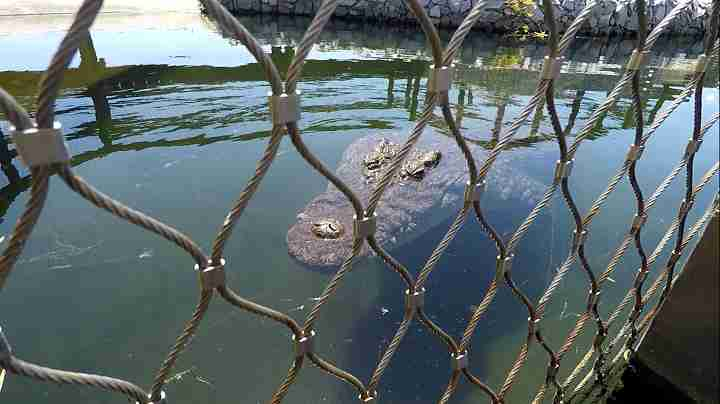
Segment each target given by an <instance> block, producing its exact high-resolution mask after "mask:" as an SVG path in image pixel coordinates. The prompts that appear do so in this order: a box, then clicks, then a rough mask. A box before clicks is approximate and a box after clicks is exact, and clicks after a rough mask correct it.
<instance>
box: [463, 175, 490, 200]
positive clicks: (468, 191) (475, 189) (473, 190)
mask: <svg viewBox="0 0 720 404" xmlns="http://www.w3.org/2000/svg"><path fill="white" fill-rule="evenodd" d="M486 185H487V182H486V181H485V180H482V181H480V182H479V183H477V184H475V185H473V184H471V183H470V181H468V182H466V183H465V202H468V203H473V202H480V199H481V198H482V195H483V194H484V193H485V188H486Z"/></svg>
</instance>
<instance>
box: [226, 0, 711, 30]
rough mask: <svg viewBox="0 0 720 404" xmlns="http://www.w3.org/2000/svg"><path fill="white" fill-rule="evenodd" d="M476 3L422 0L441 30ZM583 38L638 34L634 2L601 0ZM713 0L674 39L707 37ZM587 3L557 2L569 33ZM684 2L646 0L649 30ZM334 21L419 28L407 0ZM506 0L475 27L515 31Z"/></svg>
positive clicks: (268, 3)
mask: <svg viewBox="0 0 720 404" xmlns="http://www.w3.org/2000/svg"><path fill="white" fill-rule="evenodd" d="M221 1H222V3H223V4H224V5H225V6H226V7H227V8H228V9H229V10H231V11H233V12H235V13H238V14H248V13H262V14H275V15H288V16H312V15H314V14H315V11H317V9H318V8H319V7H320V4H322V0H221ZM476 1H477V0H420V2H421V4H422V5H423V7H424V8H425V10H426V11H427V13H428V15H429V16H430V17H431V18H432V20H433V22H435V24H436V25H437V26H440V27H444V28H453V27H457V26H458V25H459V24H460V23H461V22H462V20H463V19H464V18H465V16H466V15H467V13H468V12H469V11H470V9H471V8H472V6H473V5H474V4H475V3H476ZM598 1H599V3H600V4H599V5H598V6H597V7H596V8H595V10H594V12H593V13H592V15H591V16H590V18H589V20H588V22H587V23H586V24H585V25H584V26H583V28H582V29H581V32H580V33H581V34H584V35H591V36H608V35H609V36H624V37H625V36H633V35H635V34H636V32H637V27H638V18H637V10H636V9H635V1H634V0H598ZM711 1H712V0H690V5H689V6H688V7H687V8H686V9H685V10H684V11H683V12H682V13H681V14H680V15H679V16H678V17H677V18H675V20H674V21H673V22H672V24H670V26H669V27H668V28H667V29H666V33H668V34H670V35H692V36H695V35H702V34H703V33H704V32H705V29H706V27H707V26H708V24H709V23H710V21H709V20H710V18H709V9H710V5H711ZM587 2H588V0H554V3H555V16H556V19H557V22H558V25H559V27H560V30H561V31H564V30H565V29H566V28H567V27H568V26H569V25H570V24H571V23H572V21H573V19H574V18H575V17H576V16H577V15H578V13H580V11H581V10H582V9H583V7H584V6H585V4H586V3H587ZM680 2H681V0H656V1H652V2H647V3H648V4H647V16H648V23H649V25H650V27H651V28H652V27H655V26H657V24H658V23H660V21H661V20H662V19H663V18H664V17H665V16H666V15H667V14H668V13H669V12H670V11H671V10H672V9H673V8H674V7H675V6H676V5H678V4H679V3H680ZM528 11H529V17H527V18H524V17H523V18H522V21H520V23H521V24H528V25H530V26H531V28H533V26H535V27H541V26H542V20H543V13H542V10H541V9H540V8H539V7H538V6H537V2H535V5H534V6H531V7H530V9H529V10H528ZM334 17H338V18H343V19H348V20H357V21H383V22H387V23H396V24H397V23H401V24H415V23H416V22H415V19H414V17H413V16H412V14H411V13H410V12H409V10H408V9H407V7H406V6H405V4H404V0H339V1H338V6H337V9H336V10H335V14H334ZM518 24H519V22H518V19H517V18H516V17H514V16H513V13H512V12H511V10H510V8H509V7H507V6H506V3H505V1H504V0H489V1H488V2H487V6H486V7H485V8H484V10H483V12H482V15H481V17H480V19H479V21H478V23H477V24H476V26H475V28H476V29H478V30H483V31H491V32H500V33H506V32H512V31H514V30H515V29H517V27H518Z"/></svg>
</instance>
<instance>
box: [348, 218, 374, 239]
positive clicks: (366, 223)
mask: <svg viewBox="0 0 720 404" xmlns="http://www.w3.org/2000/svg"><path fill="white" fill-rule="evenodd" d="M353 219H354V220H353V223H354V224H353V229H354V231H355V237H358V238H361V239H365V238H368V237H370V236H372V235H373V234H375V230H376V229H377V213H373V215H372V216H363V217H362V218H361V219H358V217H357V215H354V216H353Z"/></svg>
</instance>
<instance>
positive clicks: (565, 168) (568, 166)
mask: <svg viewBox="0 0 720 404" xmlns="http://www.w3.org/2000/svg"><path fill="white" fill-rule="evenodd" d="M574 165H575V159H572V160H569V161H562V160H558V161H557V162H556V163H555V182H556V183H558V182H560V180H562V179H564V178H568V177H569V176H570V174H572V169H573V166H574Z"/></svg>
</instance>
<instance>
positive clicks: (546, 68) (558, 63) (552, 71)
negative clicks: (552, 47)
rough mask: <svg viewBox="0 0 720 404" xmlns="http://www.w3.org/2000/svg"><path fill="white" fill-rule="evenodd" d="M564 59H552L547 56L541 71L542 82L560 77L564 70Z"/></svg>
mask: <svg viewBox="0 0 720 404" xmlns="http://www.w3.org/2000/svg"><path fill="white" fill-rule="evenodd" d="M562 64H563V58H562V57H550V56H545V59H544V60H543V67H542V70H541V71H540V79H541V80H555V79H557V78H558V76H560V69H561V68H562Z"/></svg>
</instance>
